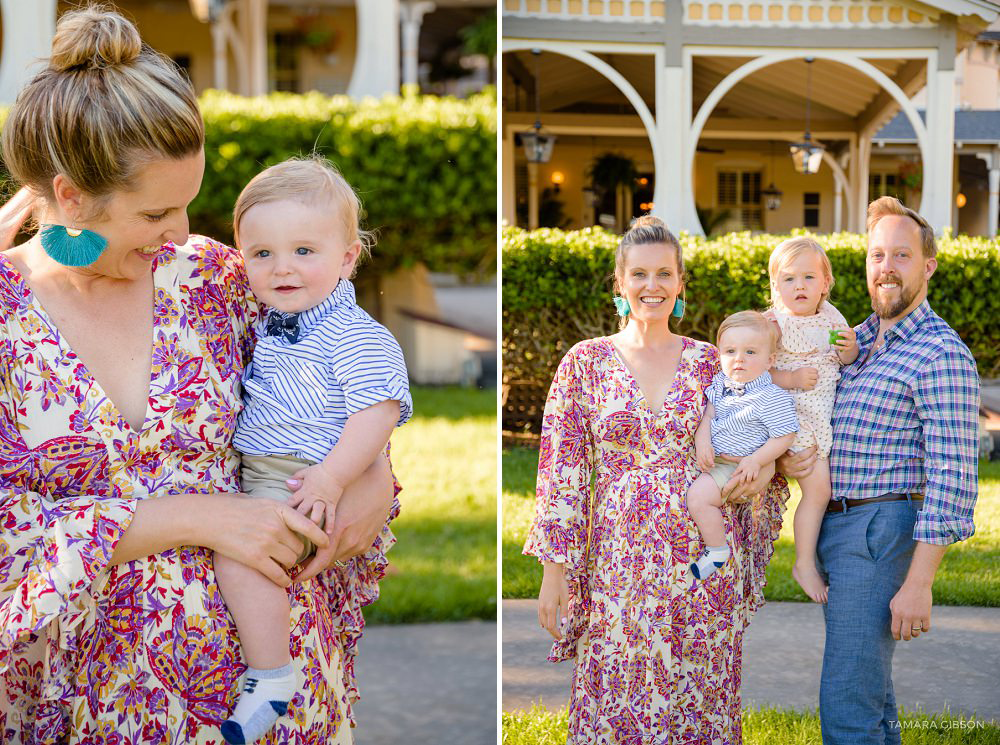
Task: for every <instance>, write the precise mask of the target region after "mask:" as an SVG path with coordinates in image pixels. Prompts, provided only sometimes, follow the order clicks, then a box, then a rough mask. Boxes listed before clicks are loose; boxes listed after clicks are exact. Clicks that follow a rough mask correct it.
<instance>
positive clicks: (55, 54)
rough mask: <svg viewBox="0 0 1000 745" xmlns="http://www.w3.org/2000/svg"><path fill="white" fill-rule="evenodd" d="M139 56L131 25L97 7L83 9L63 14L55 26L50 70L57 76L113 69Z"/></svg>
mask: <svg viewBox="0 0 1000 745" xmlns="http://www.w3.org/2000/svg"><path fill="white" fill-rule="evenodd" d="M141 52H142V38H141V37H140V36H139V30H138V29H137V28H136V27H135V26H134V25H133V24H132V23H131V22H130V21H128V20H126V19H125V18H124V17H123V16H121V15H120V14H118V13H115V12H113V11H109V10H104V9H101V8H99V7H97V8H93V7H92V8H84V9H83V10H74V11H70V12H69V13H66V14H64V15H63V16H62V17H61V18H60V19H59V23H58V24H56V35H55V39H53V41H52V56H51V57H50V58H49V67H50V68H51V69H53V70H57V71H60V72H62V71H68V70H93V69H101V68H105V67H114V66H116V65H123V64H127V63H129V62H132V61H133V60H135V59H137V58H138V57H139V54H140V53H141Z"/></svg>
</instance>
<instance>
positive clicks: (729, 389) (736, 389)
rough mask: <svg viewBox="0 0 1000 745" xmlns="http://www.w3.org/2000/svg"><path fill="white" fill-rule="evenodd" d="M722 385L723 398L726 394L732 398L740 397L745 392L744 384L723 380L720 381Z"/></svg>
mask: <svg viewBox="0 0 1000 745" xmlns="http://www.w3.org/2000/svg"><path fill="white" fill-rule="evenodd" d="M722 385H723V386H724V389H723V391H722V395H723V396H725V395H726V394H731V395H733V396H742V395H743V394H744V393H745V392H746V386H747V384H746V383H737V382H735V381H732V380H724V381H722Z"/></svg>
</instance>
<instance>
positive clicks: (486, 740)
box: [354, 621, 497, 745]
mask: <svg viewBox="0 0 1000 745" xmlns="http://www.w3.org/2000/svg"><path fill="white" fill-rule="evenodd" d="M356 672H357V676H358V690H359V691H360V692H361V701H360V702H359V703H358V705H357V708H356V712H355V718H356V719H357V721H358V728H357V729H356V730H354V742H355V745H439V744H440V743H462V745H496V741H497V729H496V721H497V625H496V623H495V622H485V621H466V622H462V623H428V624H404V625H399V626H369V627H368V628H366V629H365V635H364V637H363V638H362V640H361V651H360V653H359V655H358V659H357V662H356Z"/></svg>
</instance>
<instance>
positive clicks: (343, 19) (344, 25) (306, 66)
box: [267, 7, 358, 95]
mask: <svg viewBox="0 0 1000 745" xmlns="http://www.w3.org/2000/svg"><path fill="white" fill-rule="evenodd" d="M302 17H304V16H303V14H302V13H295V12H293V11H291V10H289V9H276V8H272V9H271V10H270V12H269V13H268V17H267V22H268V28H269V30H270V31H294V30H295V29H296V28H300V26H301V24H299V23H297V18H302ZM317 23H318V24H319V25H320V26H321V27H322V28H324V29H329V30H332V31H334V32H335V34H336V44H335V46H334V47H333V49H330V50H326V49H322V50H320V49H311V48H309V47H307V46H304V45H303V46H302V48H301V49H300V50H299V53H298V64H299V81H300V86H301V91H302V92H303V93H306V92H308V91H319V92H320V93H326V94H328V95H332V94H335V93H346V92H347V86H348V85H349V84H350V82H351V73H353V72H354V58H355V56H356V55H357V25H358V24H357V13H356V11H355V9H354V8H353V7H347V8H345V7H327V8H324V9H323V11H322V13H321V14H319V18H318V20H317Z"/></svg>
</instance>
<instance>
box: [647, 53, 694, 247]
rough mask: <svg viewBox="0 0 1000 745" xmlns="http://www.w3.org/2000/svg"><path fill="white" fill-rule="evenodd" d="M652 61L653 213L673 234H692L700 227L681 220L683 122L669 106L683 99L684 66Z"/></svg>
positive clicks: (684, 183) (686, 191) (685, 183)
mask: <svg viewBox="0 0 1000 745" xmlns="http://www.w3.org/2000/svg"><path fill="white" fill-rule="evenodd" d="M656 62H657V69H656V137H657V139H658V140H659V141H660V147H659V150H656V149H654V151H653V169H654V171H655V173H656V183H655V185H654V187H653V214H654V215H656V216H657V217H659V218H660V219H661V220H663V221H664V222H665V223H666V224H667V227H668V228H670V230H671V231H672V232H674V233H679V232H680V231H682V230H687V231H689V232H692V233H693V232H696V231H695V228H700V227H701V226H700V225H690V224H688V223H686V222H685V219H684V204H685V203H686V202H685V196H686V195H688V194H689V192H690V190H691V181H690V174H685V172H684V171H685V169H684V131H685V121H684V115H683V113H682V112H680V111H677V110H675V109H674V108H673V107H674V106H676V102H678V101H682V100H683V99H684V94H685V89H684V69H683V67H664V66H662V65H660V64H659V58H657V60H656ZM682 108H683V107H682ZM657 155H659V157H658V158H657ZM685 178H687V180H686V181H685ZM685 187H686V188H685ZM696 222H697V220H696ZM697 232H698V233H700V230H698V231H697Z"/></svg>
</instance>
